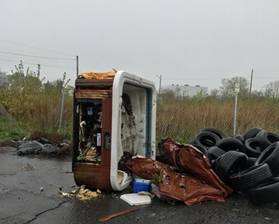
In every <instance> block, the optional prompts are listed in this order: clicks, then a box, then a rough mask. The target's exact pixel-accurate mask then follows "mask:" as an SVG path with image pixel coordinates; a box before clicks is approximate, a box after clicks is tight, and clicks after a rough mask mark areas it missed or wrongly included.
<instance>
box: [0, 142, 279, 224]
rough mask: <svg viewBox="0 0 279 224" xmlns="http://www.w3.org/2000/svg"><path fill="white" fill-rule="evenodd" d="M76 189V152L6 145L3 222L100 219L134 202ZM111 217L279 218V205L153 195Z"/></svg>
mask: <svg viewBox="0 0 279 224" xmlns="http://www.w3.org/2000/svg"><path fill="white" fill-rule="evenodd" d="M61 187H62V189H63V191H70V190H73V189H74V187H75V183H74V180H73V174H72V173H71V161H70V158H66V159H65V158H64V159H55V158H39V157H19V156H17V155H16V153H15V149H14V148H7V147H6V148H0V223H3V224H10V223H20V224H27V223H32V224H39V223H40V224H44V223H47V224H54V223H55V224H58V223H59V224H62V223H73V224H76V223H80V224H85V223H86V224H88V223H90V224H94V223H98V218H99V217H101V216H102V215H106V214H111V213H114V212H118V211H122V210H124V209H127V208H130V206H129V205H128V204H126V203H125V202H123V201H121V200H120V199H119V196H120V195H121V193H120V194H119V193H118V194H115V193H112V194H102V195H101V196H100V197H99V198H96V199H93V200H90V201H79V200H77V199H67V198H63V197H61V196H60V195H59V194H58V190H59V188H61ZM106 223H143V224H149V223H151V224H154V223H195V224H199V223H206V224H211V223H212V224H216V223H226V224H230V223H236V224H242V223H251V224H255V223H279V206H278V205H276V204H267V205H263V206H255V205H253V204H251V203H250V202H249V201H248V200H247V199H246V198H245V197H244V196H241V195H237V194H235V195H233V196H231V197H230V198H228V199H227V200H226V202H224V203H218V202H205V203H201V204H198V205H193V206H190V207H187V206H185V205H184V204H182V203H176V204H173V203H168V202H166V201H161V200H159V199H156V198H155V199H153V201H152V204H151V205H149V206H146V207H141V208H139V209H138V210H137V211H134V212H133V213H130V214H127V215H125V216H121V217H118V218H115V219H112V220H110V221H108V222H106Z"/></svg>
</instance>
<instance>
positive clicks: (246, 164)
mask: <svg viewBox="0 0 279 224" xmlns="http://www.w3.org/2000/svg"><path fill="white" fill-rule="evenodd" d="M191 143H192V144H193V145H194V146H196V147H197V148H198V149H199V150H200V151H201V152H203V153H204V154H205V155H206V156H207V158H208V160H209V162H210V163H211V165H212V168H213V169H214V171H215V172H216V174H217V175H218V176H219V177H220V178H221V179H222V180H223V181H224V182H225V183H226V184H228V185H229V186H231V187H232V188H233V189H234V190H235V191H240V192H243V193H245V194H247V195H248V196H249V198H250V200H251V201H252V202H254V203H256V204H262V203H266V202H279V135H277V134H275V133H271V132H268V131H266V130H263V129H260V128H252V129H250V130H248V131H247V132H246V133H245V134H244V135H237V136H234V137H226V136H225V134H224V133H223V132H222V131H220V130H218V129H214V128H205V129H202V130H201V131H200V133H199V134H198V135H197V136H196V137H195V138H194V140H193V141H192V142H191Z"/></svg>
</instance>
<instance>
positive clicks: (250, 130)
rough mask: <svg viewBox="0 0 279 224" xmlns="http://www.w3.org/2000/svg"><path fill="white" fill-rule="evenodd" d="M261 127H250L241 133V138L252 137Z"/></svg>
mask: <svg viewBox="0 0 279 224" xmlns="http://www.w3.org/2000/svg"><path fill="white" fill-rule="evenodd" d="M261 130H262V129H261V128H251V129H249V130H248V131H246V133H245V134H244V135H243V138H244V139H245V140H246V139H248V138H254V137H256V135H257V134H258V133H259V132H260V131H261Z"/></svg>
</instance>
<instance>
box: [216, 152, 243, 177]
mask: <svg viewBox="0 0 279 224" xmlns="http://www.w3.org/2000/svg"><path fill="white" fill-rule="evenodd" d="M247 159H248V157H247V156H246V155H245V154H244V153H242V152H236V151H229V152H226V153H225V154H223V155H221V156H220V157H219V158H218V159H217V160H216V161H215V164H214V167H215V172H216V173H217V175H218V176H219V177H220V178H221V179H222V180H223V181H224V182H227V181H228V178H229V177H230V175H232V174H233V173H235V172H238V171H240V170H243V169H244V168H245V165H246V163H247Z"/></svg>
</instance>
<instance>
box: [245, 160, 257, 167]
mask: <svg viewBox="0 0 279 224" xmlns="http://www.w3.org/2000/svg"><path fill="white" fill-rule="evenodd" d="M256 161H257V158H255V157H249V158H248V159H247V163H246V168H247V169H249V168H250V167H252V166H254V165H255V163H256Z"/></svg>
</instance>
